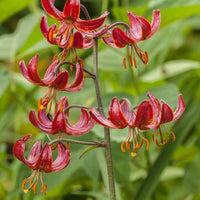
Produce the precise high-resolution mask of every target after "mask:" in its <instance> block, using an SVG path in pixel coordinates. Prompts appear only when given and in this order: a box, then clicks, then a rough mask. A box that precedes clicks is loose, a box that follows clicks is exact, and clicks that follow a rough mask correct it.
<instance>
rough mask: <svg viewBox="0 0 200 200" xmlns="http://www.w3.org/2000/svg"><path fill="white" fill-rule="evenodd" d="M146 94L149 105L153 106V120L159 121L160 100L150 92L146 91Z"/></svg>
mask: <svg viewBox="0 0 200 200" xmlns="http://www.w3.org/2000/svg"><path fill="white" fill-rule="evenodd" d="M147 96H148V97H149V99H150V103H151V105H152V107H153V118H154V120H156V121H160V117H161V105H160V102H159V101H158V99H156V98H155V97H154V96H153V94H151V93H150V92H148V93H147ZM154 120H153V121H154Z"/></svg>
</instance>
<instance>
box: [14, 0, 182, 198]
mask: <svg viewBox="0 0 200 200" xmlns="http://www.w3.org/2000/svg"><path fill="white" fill-rule="evenodd" d="M41 2H42V6H43V8H44V10H45V11H46V13H47V14H48V15H50V16H51V17H53V18H54V19H56V20H57V21H58V23H59V25H57V24H53V25H52V26H51V27H49V26H48V22H47V17H46V16H43V17H42V19H41V23H40V28H41V32H42V34H43V35H44V37H45V38H46V40H47V41H48V42H49V43H50V44H52V45H57V46H59V47H60V48H61V49H62V50H61V52H60V53H59V54H58V55H55V56H54V57H53V59H52V63H51V64H50V66H48V67H47V70H46V73H45V74H44V77H43V78H41V76H40V75H39V73H38V59H39V55H38V54H37V55H35V56H34V57H33V58H32V59H31V60H30V61H29V63H28V65H27V66H26V64H25V62H24V61H21V62H20V63H19V68H20V71H21V73H22V75H23V76H24V77H25V78H26V79H27V80H28V81H29V82H31V83H33V84H35V85H37V86H42V87H47V90H46V93H45V94H44V95H43V96H42V97H41V98H40V99H39V101H38V109H37V111H35V110H31V111H30V113H29V120H30V122H31V123H32V124H33V126H35V127H37V128H38V129H39V130H41V131H42V132H44V133H46V134H47V137H48V139H49V140H50V141H49V142H46V143H45V145H44V146H43V147H42V144H41V141H37V142H36V143H35V144H34V145H33V147H32V148H31V150H30V153H29V155H28V158H27V159H26V158H25V157H24V151H25V144H26V141H27V140H28V139H29V138H30V137H31V135H27V136H25V137H23V138H22V139H19V140H18V141H17V142H16V143H15V145H14V148H13V153H14V155H15V156H16V158H18V159H19V160H20V161H21V162H23V163H24V164H25V165H27V166H28V167H29V168H30V169H32V170H33V173H32V174H31V176H30V177H29V178H27V179H25V180H24V181H23V184H22V186H23V190H24V192H25V193H28V192H29V191H30V190H31V189H33V190H34V193H36V186H37V183H38V180H39V178H40V180H41V182H42V191H41V192H42V193H44V194H46V189H47V185H46V183H45V181H44V179H43V172H45V173H51V172H55V171H59V170H62V169H64V168H65V167H67V166H68V164H69V162H70V156H71V152H70V148H69V142H70V141H71V140H68V139H67V137H68V136H80V135H83V134H86V133H88V132H90V130H92V129H93V127H94V126H95V124H96V123H98V124H100V125H102V126H104V127H107V128H113V129H123V128H125V127H127V126H128V127H129V133H128V136H127V137H126V139H125V141H124V142H122V145H121V149H122V151H125V149H124V144H125V146H126V149H127V150H128V151H130V140H131V136H132V139H133V150H132V153H131V155H132V156H135V155H136V149H139V148H140V147H141V146H142V145H143V143H144V142H146V149H148V147H149V141H148V140H147V139H146V138H145V137H144V136H143V133H142V132H141V131H144V130H148V129H154V130H155V133H154V134H152V138H153V141H154V142H155V143H156V144H157V145H158V146H161V145H163V144H165V143H167V142H168V141H169V137H168V135H169V134H171V135H172V138H173V140H175V135H174V133H172V132H168V131H167V130H166V128H165V127H164V123H167V122H171V121H174V120H176V119H178V118H179V117H180V116H181V115H182V113H183V111H184V109H185V104H184V101H183V98H182V95H179V98H178V106H177V108H176V110H175V111H174V112H173V111H172V109H171V108H170V107H169V106H168V105H167V104H166V103H165V102H164V101H163V100H161V102H159V101H158V99H156V98H155V97H154V96H153V95H152V94H151V93H148V94H147V96H148V98H149V100H145V101H143V102H142V103H141V104H139V105H138V106H135V107H132V105H131V103H130V102H129V100H127V99H122V100H120V101H119V100H118V99H117V98H113V100H112V102H111V104H110V107H109V113H108V115H109V118H108V119H107V118H105V116H103V115H102V113H101V112H100V113H99V107H98V108H95V107H84V106H80V105H70V103H69V102H68V99H67V97H66V96H64V97H62V98H60V97H59V92H60V91H65V92H78V91H80V90H81V89H82V88H83V87H84V83H85V78H86V77H89V78H93V79H94V80H95V81H96V80H97V74H92V73H91V72H89V71H87V70H86V69H85V68H86V66H84V62H83V60H82V59H81V58H80V57H79V56H78V55H77V52H76V49H87V48H90V47H91V46H93V45H94V41H95V40H97V39H100V38H102V39H103V41H104V42H105V43H106V44H108V45H109V46H111V47H114V48H123V47H125V46H127V47H128V49H129V52H130V51H131V52H130V53H129V52H128V55H127V56H126V58H128V60H129V62H130V64H131V65H133V64H132V63H134V65H135V67H137V64H136V59H135V56H134V52H136V53H137V55H138V56H139V58H140V59H141V60H142V62H143V63H144V64H145V65H146V64H147V62H148V53H147V52H146V51H145V52H143V51H142V50H140V49H139V47H138V46H137V42H139V41H142V40H146V39H148V38H150V37H151V36H153V35H154V34H155V33H156V31H157V30H158V28H159V26H160V21H161V17H160V11H159V10H154V11H153V19H152V22H151V24H150V23H149V22H148V21H147V20H146V19H144V18H143V17H140V16H137V15H135V14H134V13H132V12H130V11H128V12H127V15H128V19H129V22H130V26H129V25H128V24H125V23H123V24H120V23H115V24H113V25H110V26H108V25H106V24H104V21H105V19H106V17H107V16H108V14H109V12H107V11H105V12H104V13H103V14H102V15H101V16H100V17H98V18H97V19H91V18H90V16H89V14H88V11H87V9H86V8H85V7H84V6H83V5H82V4H80V0H67V2H66V4H65V6H64V9H63V11H60V10H58V9H57V8H56V7H55V6H54V2H55V0H41ZM80 10H82V11H83V12H84V14H85V17H86V20H83V19H80ZM118 25H123V26H124V27H125V30H124V31H123V30H121V29H120V28H118V27H117V26H118ZM72 56H75V61H74V62H73V59H72ZM68 57H69V61H67V59H68ZM126 58H124V60H123V63H124V67H126ZM62 66H65V67H69V69H70V70H75V78H74V80H73V81H72V83H69V77H70V73H69V71H68V70H66V69H64V68H62V69H61V67H62ZM86 73H87V74H88V76H85V74H86ZM95 86H96V85H95ZM95 88H98V87H95ZM96 90H97V89H96ZM96 93H97V95H99V92H96ZM97 98H99V96H97ZM71 108H81V115H80V118H79V120H78V121H77V122H76V123H74V124H71V123H70V120H69V118H70V113H69V109H71ZM87 109H89V111H88V110H87ZM50 136H51V137H52V136H54V140H51V137H50ZM58 140H59V141H58ZM76 142H77V143H84V142H78V141H76ZM87 144H88V145H95V146H99V147H100V146H101V147H105V146H106V145H105V143H99V142H93V143H92V142H91V143H89V142H88V143H87ZM56 149H58V154H57V158H56V159H55V160H54V161H53V152H54V151H55V150H56ZM27 185H29V186H28V187H27ZM25 186H26V187H25Z"/></svg>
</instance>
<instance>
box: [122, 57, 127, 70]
mask: <svg viewBox="0 0 200 200" xmlns="http://www.w3.org/2000/svg"><path fill="white" fill-rule="evenodd" d="M123 65H124V68H125V69H126V68H127V66H126V58H124V59H123Z"/></svg>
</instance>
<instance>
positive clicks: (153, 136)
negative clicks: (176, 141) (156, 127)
mask: <svg viewBox="0 0 200 200" xmlns="http://www.w3.org/2000/svg"><path fill="white" fill-rule="evenodd" d="M152 140H153V142H154V141H155V138H154V133H152Z"/></svg>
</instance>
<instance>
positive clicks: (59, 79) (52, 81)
mask: <svg viewBox="0 0 200 200" xmlns="http://www.w3.org/2000/svg"><path fill="white" fill-rule="evenodd" d="M38 58H39V55H38V54H37V55H36V56H34V57H33V58H32V59H31V60H30V62H29V64H28V67H26V65H25V62H24V61H20V63H19V67H20V71H21V73H22V75H23V76H24V77H25V78H26V79H27V80H28V81H30V82H31V83H33V84H35V85H39V86H43V87H48V88H51V89H56V90H59V91H68V92H76V91H79V90H81V89H82V87H83V85H84V82H85V78H84V73H83V69H82V68H81V66H80V65H79V63H77V64H76V75H75V79H74V81H73V82H72V83H71V84H68V80H69V74H68V72H67V71H66V70H65V69H62V72H60V69H59V70H56V72H55V69H56V67H57V65H58V64H59V63H60V61H59V60H55V61H54V62H53V63H52V64H51V65H50V66H49V68H48V69H47V71H46V73H45V75H44V78H43V79H41V78H40V76H39V74H38V71H37V62H38ZM52 93H53V92H52Z"/></svg>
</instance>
